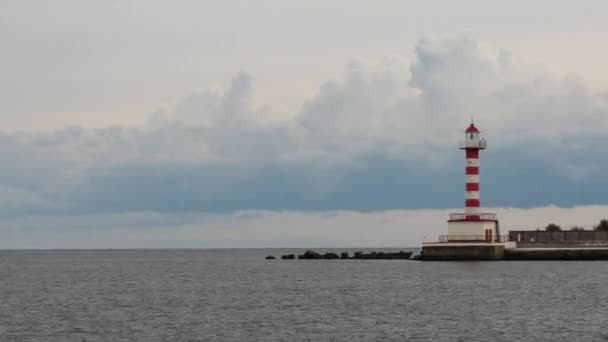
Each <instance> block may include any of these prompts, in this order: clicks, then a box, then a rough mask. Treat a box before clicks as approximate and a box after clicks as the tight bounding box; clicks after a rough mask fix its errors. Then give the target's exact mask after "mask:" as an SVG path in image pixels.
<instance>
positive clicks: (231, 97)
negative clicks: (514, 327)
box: [0, 35, 608, 218]
mask: <svg viewBox="0 0 608 342" xmlns="http://www.w3.org/2000/svg"><path fill="white" fill-rule="evenodd" d="M254 89H255V87H254V85H253V81H252V78H251V77H250V76H249V75H248V74H247V73H240V74H238V75H237V76H236V77H235V78H234V80H233V81H232V83H231V84H230V85H229V86H227V88H226V89H225V90H223V91H222V90H220V91H218V90H211V91H203V92H198V93H193V94H190V95H188V96H186V97H184V98H183V99H182V100H181V101H179V102H178V103H177V104H176V105H175V107H174V108H172V109H169V110H165V111H159V112H158V113H155V114H153V115H151V116H150V120H149V122H148V123H146V124H145V125H142V126H139V127H122V126H114V127H107V128H103V129H83V128H80V127H67V128H65V129H62V130H58V131H49V132H4V133H2V134H0V158H2V160H4V161H6V163H5V165H3V167H2V168H1V169H0V189H6V191H3V192H2V194H1V195H0V203H5V205H3V206H0V216H1V217H5V218H11V217H13V218H14V217H24V216H27V215H57V216H65V215H96V214H110V213H121V212H148V211H152V212H159V213H173V212H193V211H194V212H197V211H198V212H224V213H225V212H231V211H234V210H241V209H260V210H360V211H373V210H387V209H400V208H449V207H456V206H458V205H460V204H461V202H462V201H463V199H462V197H463V194H462V180H463V176H462V173H463V170H462V164H463V161H462V155H461V153H460V152H459V151H458V150H457V149H456V146H457V144H456V143H457V141H458V140H459V139H461V135H462V129H464V128H465V127H464V126H466V124H467V123H468V120H469V119H470V117H471V116H472V115H473V116H475V119H476V121H477V122H478V124H479V126H480V127H481V128H482V129H484V130H487V132H486V136H487V138H488V140H489V149H488V150H487V151H485V152H484V153H483V155H482V181H481V183H482V204H486V205H493V206H517V207H529V206H543V205H548V204H556V205H560V206H573V205H577V204H600V203H606V199H605V194H604V193H605V190H606V189H608V181H607V180H606V179H605V177H604V175H603V170H605V169H606V167H607V166H608V159H607V157H606V156H605V153H603V151H604V150H605V149H606V147H607V146H608V141H607V139H606V138H605V137H604V135H605V134H604V131H606V129H608V121H607V120H608V104H607V103H606V97H605V96H604V97H602V96H599V95H596V94H594V93H593V92H592V91H591V90H589V89H588V88H587V87H586V86H585V83H584V81H583V80H581V79H579V78H577V77H575V76H571V75H566V76H564V77H558V76H555V75H552V74H551V73H549V72H548V71H546V70H544V69H543V68H542V67H541V66H530V65H526V64H525V63H522V62H520V61H518V60H517V58H516V57H515V56H513V55H512V54H510V53H509V52H505V51H495V50H492V49H491V48H488V47H486V46H484V45H482V44H480V43H478V42H477V41H475V40H474V39H473V38H472V37H471V36H468V35H455V36H449V37H442V38H428V39H423V40H421V41H420V42H419V43H418V44H417V46H416V47H415V49H414V54H413V57H412V58H410V59H409V60H408V58H404V57H401V56H389V57H386V58H383V59H382V60H380V61H377V62H369V61H365V60H362V59H358V60H354V61H353V62H352V63H350V64H349V65H348V67H347V68H346V72H345V75H344V77H343V78H342V79H341V80H331V81H328V82H326V83H324V84H323V85H321V86H320V88H319V90H318V92H317V93H316V94H314V95H312V96H311V98H310V99H309V100H308V101H306V102H305V103H304V104H303V105H302V107H301V108H300V109H299V110H298V112H297V113H293V114H292V115H286V116H285V119H284V120H265V119H264V118H266V117H268V116H269V113H272V106H271V105H257V104H256V102H255V101H254V99H255V93H254Z"/></svg>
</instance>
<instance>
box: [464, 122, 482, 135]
mask: <svg viewBox="0 0 608 342" xmlns="http://www.w3.org/2000/svg"><path fill="white" fill-rule="evenodd" d="M464 132H465V133H479V130H478V129H477V127H475V125H474V124H473V123H471V125H470V126H469V128H467V130H466V131H464Z"/></svg>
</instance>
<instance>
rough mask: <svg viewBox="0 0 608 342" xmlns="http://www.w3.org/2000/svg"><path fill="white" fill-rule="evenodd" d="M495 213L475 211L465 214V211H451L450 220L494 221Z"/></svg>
mask: <svg viewBox="0 0 608 342" xmlns="http://www.w3.org/2000/svg"><path fill="white" fill-rule="evenodd" d="M496 220H497V218H496V214H494V213H476V214H465V213H451V214H450V221H496Z"/></svg>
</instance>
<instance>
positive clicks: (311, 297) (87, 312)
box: [0, 248, 608, 342]
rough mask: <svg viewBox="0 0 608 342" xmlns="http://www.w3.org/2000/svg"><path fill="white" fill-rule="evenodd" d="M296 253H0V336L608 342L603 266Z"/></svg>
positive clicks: (21, 341)
mask: <svg viewBox="0 0 608 342" xmlns="http://www.w3.org/2000/svg"><path fill="white" fill-rule="evenodd" d="M316 250H317V251H320V252H324V251H333V252H343V251H348V252H350V253H351V254H352V252H354V251H356V250H362V251H369V250H376V251H396V250H399V249H386V248H375V249H370V248H359V249H345V248H331V249H316ZM401 250H406V251H407V250H413V251H414V252H417V251H418V250H416V249H414V248H402V249H401ZM304 251H305V250H304V249H176V250H171V249H167V250H162V249H156V250H5V251H0V341H2V342H10V341H15V342H26V341H36V342H38V341H62V342H63V341H608V262H606V261H542V262H537V261H517V262H515V261H497V262H419V261H407V260H280V259H278V260H265V259H264V257H265V256H267V255H274V256H277V257H280V255H283V254H291V253H293V254H298V253H303V252H304Z"/></svg>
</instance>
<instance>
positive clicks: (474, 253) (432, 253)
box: [421, 243, 505, 261]
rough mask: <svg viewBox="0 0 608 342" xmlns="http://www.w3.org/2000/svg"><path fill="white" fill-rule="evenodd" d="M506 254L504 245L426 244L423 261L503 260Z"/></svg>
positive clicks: (423, 248) (423, 249) (423, 250)
mask: <svg viewBox="0 0 608 342" xmlns="http://www.w3.org/2000/svg"><path fill="white" fill-rule="evenodd" d="M504 254H505V246H504V245H503V244H492V243H488V244H476V245H471V244H433V245H430V244H426V245H423V246H422V256H421V260H424V261H456V260H503V259H504Z"/></svg>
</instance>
